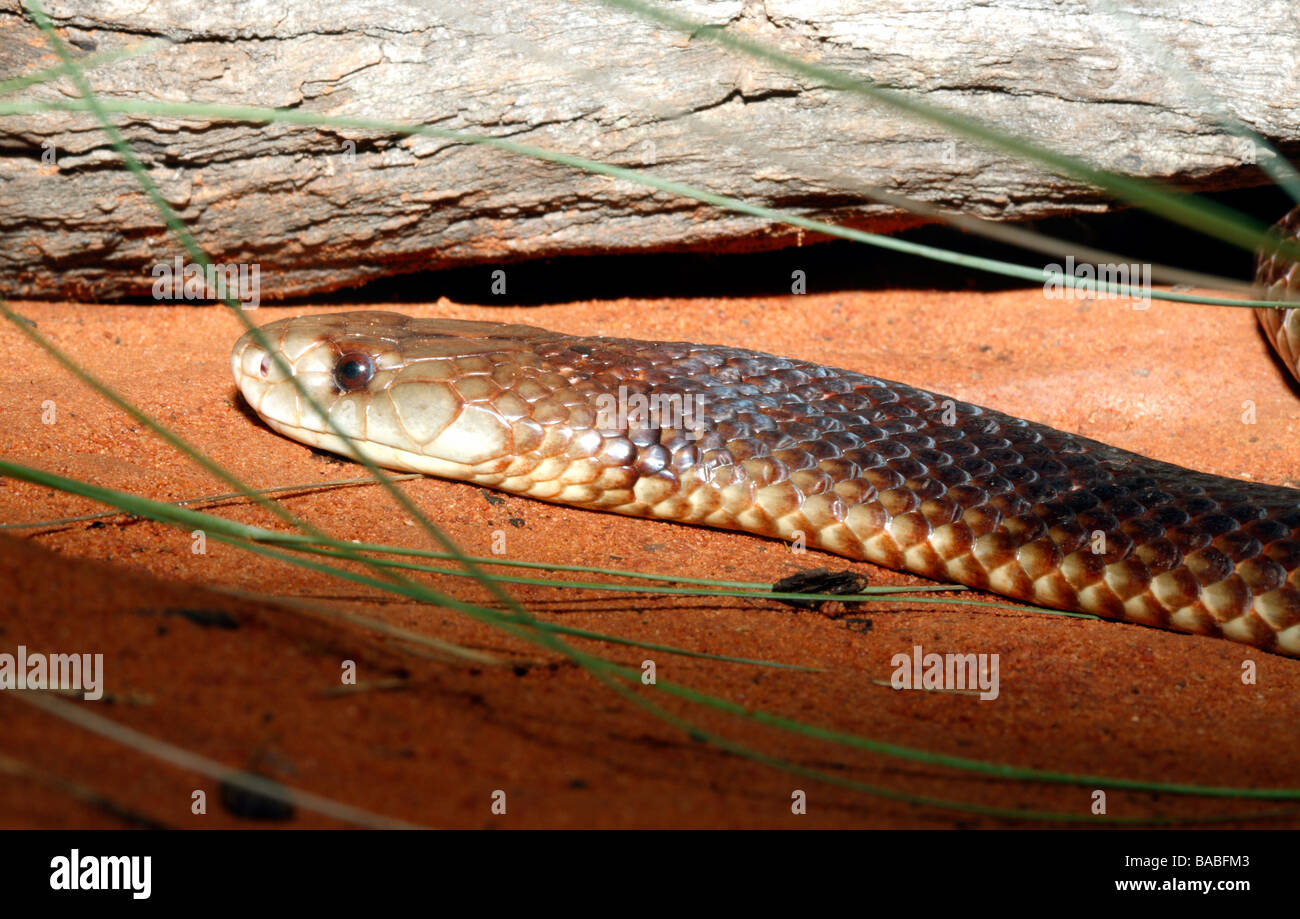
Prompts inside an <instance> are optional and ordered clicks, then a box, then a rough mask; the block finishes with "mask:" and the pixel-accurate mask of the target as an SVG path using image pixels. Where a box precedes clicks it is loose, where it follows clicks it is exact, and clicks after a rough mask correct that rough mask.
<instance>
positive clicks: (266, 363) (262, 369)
mask: <svg viewBox="0 0 1300 919" xmlns="http://www.w3.org/2000/svg"><path fill="white" fill-rule="evenodd" d="M257 372H258V373H260V374H261V375H262V376H264V377H269V376H270V375H271V355H269V354H263V355H262V363H260V364H258V365H257Z"/></svg>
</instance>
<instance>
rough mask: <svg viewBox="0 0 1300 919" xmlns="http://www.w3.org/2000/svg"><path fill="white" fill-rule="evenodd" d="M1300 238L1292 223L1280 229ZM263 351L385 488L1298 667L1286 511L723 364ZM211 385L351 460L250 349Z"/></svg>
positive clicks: (672, 346) (853, 379)
mask: <svg viewBox="0 0 1300 919" xmlns="http://www.w3.org/2000/svg"><path fill="white" fill-rule="evenodd" d="M1298 223H1300V209H1298V210H1297V211H1296V212H1293V213H1292V214H1291V215H1289V216H1288V218H1287V219H1286V220H1285V221H1284V222H1283V224H1284V226H1285V228H1286V229H1288V230H1290V231H1292V232H1293V231H1294V230H1295V229H1296V226H1297V224H1298ZM1292 274H1293V266H1291V265H1289V264H1285V263H1280V262H1279V263H1274V262H1273V261H1272V260H1269V259H1261V260H1260V263H1259V268H1258V271H1257V277H1256V280H1257V282H1259V283H1260V285H1261V286H1262V287H1263V288H1264V289H1265V291H1266V293H1268V294H1269V295H1270V296H1271V297H1272V298H1276V299H1285V298H1286V294H1287V293H1288V291H1289V289H1290V286H1291V278H1292ZM1259 313H1260V314H1261V315H1260V318H1261V321H1262V322H1263V323H1264V326H1265V328H1266V329H1267V330H1268V332H1269V337H1270V339H1272V340H1273V341H1274V343H1275V344H1277V346H1278V348H1279V351H1280V352H1281V353H1282V354H1283V355H1284V357H1288V358H1290V357H1292V356H1293V355H1294V354H1300V347H1298V346H1297V344H1296V343H1297V342H1300V334H1298V332H1300V311H1286V312H1285V313H1279V312H1277V311H1273V310H1260V311H1259ZM261 331H262V333H263V334H264V335H266V336H267V338H268V340H269V341H270V342H271V343H272V345H273V346H274V347H275V348H277V349H278V350H279V353H280V354H281V355H282V356H283V357H284V359H285V361H286V362H287V363H288V364H289V366H290V367H292V369H293V372H294V374H295V376H296V377H297V378H298V380H299V381H300V382H301V383H302V385H303V386H304V387H305V389H306V391H307V392H308V393H310V394H311V396H312V397H313V398H314V399H315V400H316V401H317V403H318V404H319V405H321V406H322V407H324V408H325V409H326V410H327V411H328V412H329V414H330V417H331V419H332V420H333V422H334V423H335V424H336V425H337V426H338V427H339V428H340V429H341V430H342V431H344V432H345V433H346V434H348V435H349V436H350V437H353V438H356V439H357V440H358V441H359V442H360V443H361V444H362V445H363V448H364V451H365V453H366V455H367V456H368V457H369V458H370V459H371V460H373V461H374V462H376V463H378V464H380V465H383V466H388V467H392V468H396V469H404V470H410V471H415V472H424V473H429V474H431V475H437V476H443V477H446V478H452V479H462V480H465V481H470V482H475V483H478V484H480V485H486V486H490V487H492V488H498V489H502V490H504V491H509V492H515V493H518V494H522V495H528V496H529V497H533V498H540V499H543V500H546V501H554V502H558V503H561V504H569V505H574V506H577V507H584V508H592V509H597V510H605V511H613V512H615V513H620V514H629V515H634V516H640V517H654V518H659V519H664V520H673V521H677V522H680V523H694V524H704V525H708V526H715V527H723V528H727V529H735V530H744V531H747V532H750V533H756V534H760V535H763V536H773V537H778V538H782V539H797V538H799V537H800V536H802V537H803V539H804V540H806V544H807V545H808V546H809V547H812V548H819V549H824V550H826V551H829V552H834V553H838V554H840V555H844V556H848V557H850V558H855V559H865V560H867V561H870V562H874V563H876V564H878V565H883V566H885V567H888V568H895V569H903V570H907V571H912V572H915V573H917V574H921V575H925V576H927V577H931V578H936V579H939V580H946V581H955V582H957V583H960V584H964V585H967V586H969V587H974V588H980V589H985V590H990V591H993V592H995V593H999V594H1003V595H1005V596H1007V597H1012V598H1015V599H1017V600H1023V601H1027V602H1030V603H1035V604H1039V605H1042V606H1048V607H1053V608H1056V609H1063V610H1074V611H1079V612H1087V613H1095V614H1097V615H1101V616H1105V617H1108V618H1114V619H1124V620H1127V621H1130V622H1136V623H1142V624H1144V625H1149V626H1156V627H1160V628H1166V629H1174V630H1177V631H1182V632H1191V633H1195V634H1199V635H1214V636H1221V637H1224V638H1229V639H1232V640H1235V641H1240V642H1245V643H1247V644H1250V645H1254V646H1255V647H1258V648H1264V649H1267V650H1270V651H1276V652H1279V653H1281V654H1287V655H1291V656H1300V491H1295V490H1292V489H1288V488H1282V487H1277V486H1271V485H1262V484H1257V483H1251V482H1242V481H1238V480H1235V479H1228V478H1223V477H1220V476H1214V475H1208V474H1205V473H1200V472H1195V471H1192V470H1189V469H1184V468H1181V467H1178V466H1174V465H1170V464H1168V463H1162V462H1159V461H1157V460H1152V459H1148V458H1146V457H1143V456H1139V455H1137V454H1135V453H1129V452H1127V451H1124V450H1120V449H1117V448H1115V447H1110V446H1107V445H1105V444H1102V443H1098V442H1097V441H1093V440H1087V439H1085V438H1082V437H1077V436H1075V435H1073V434H1067V433H1064V432H1061V431H1057V430H1054V429H1052V428H1049V427H1046V426H1044V425H1041V424H1035V423H1033V422H1030V421H1025V420H1023V419H1020V418H1015V417H1012V416H1010V415H1005V414H1002V413H1000V412H996V411H992V410H990V409H986V408H981V407H979V406H976V405H970V404H967V403H964V402H960V401H957V400H955V399H950V398H948V397H945V396H942V395H937V394H935V393H930V392H926V391H924V390H920V389H914V388H912V387H910V386H904V385H902V384H899V383H892V382H890V381H888V380H881V379H877V378H875V377H872V376H867V375H864V374H861V373H854V372H852V371H849V370H838V369H835V368H832V367H825V366H821V365H819V364H814V363H810V362H807V361H799V360H792V359H787V358H781V357H774V356H772V355H770V354H762V353H759V352H755V351H745V350H741V349H739V348H728V347H720V346H714V345H699V344H689V343H683V342H654V341H635V340H631V339H613V338H599V337H590V338H584V337H578V336H572V335H563V334H560V333H556V332H548V331H545V330H543V329H538V328H533V327H532V326H525V325H502V324H499V323H490V322H461V321H455V320H443V319H411V318H408V317H406V316H402V315H399V314H396V313H382V312H353V313H341V314H333V315H327V316H308V317H300V318H293V319H284V320H280V321H277V322H272V323H270V324H268V325H265V326H263V327H262V329H261ZM1295 363H1296V362H1295V361H1294V359H1289V360H1288V365H1289V366H1292V367H1294V366H1295ZM231 365H232V368H233V371H234V375H235V380H236V383H237V384H238V386H239V388H240V390H241V391H242V393H243V395H244V397H245V399H247V401H248V403H249V404H250V405H251V406H252V407H253V408H254V409H255V410H256V411H257V413H258V414H259V415H260V416H261V417H262V418H263V419H264V420H265V421H266V423H267V424H269V425H270V426H271V427H272V428H274V429H275V430H276V431H279V432H280V433H282V434H285V435H287V436H288V437H291V438H293V439H295V440H299V441H302V442H305V443H308V444H311V445H313V446H317V447H322V448H324V449H327V450H332V451H334V452H337V453H343V454H346V455H353V451H352V450H351V449H350V448H349V446H348V444H347V442H346V441H344V440H343V439H341V438H339V437H338V436H336V435H335V434H333V433H330V431H329V428H328V426H327V425H326V424H325V423H324V421H323V419H321V418H320V417H319V416H318V415H316V414H315V413H314V412H313V411H311V410H310V409H309V408H308V407H305V406H304V405H303V404H302V402H301V399H300V397H299V396H298V394H297V392H296V390H295V388H294V387H293V385H292V383H291V382H290V381H288V380H287V379H285V378H284V377H283V375H282V373H281V371H280V369H279V368H278V366H277V365H276V364H275V362H274V361H272V360H271V359H270V358H269V356H268V355H267V354H266V353H265V352H264V351H263V350H262V349H261V348H260V347H259V346H258V344H257V342H256V341H255V340H254V339H253V337H252V334H251V333H249V334H246V335H244V336H243V337H242V338H240V339H239V341H238V343H237V344H236V345H235V348H234V352H233V354H232V355H231ZM638 397H645V400H644V401H643V400H641V399H639V398H638ZM647 403H648V404H649V407H652V408H658V409H660V411H657V412H656V411H649V412H647V411H646V408H647Z"/></svg>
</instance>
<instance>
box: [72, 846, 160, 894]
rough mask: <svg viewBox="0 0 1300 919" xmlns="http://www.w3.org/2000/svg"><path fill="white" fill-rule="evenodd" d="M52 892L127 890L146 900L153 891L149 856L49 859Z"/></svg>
mask: <svg viewBox="0 0 1300 919" xmlns="http://www.w3.org/2000/svg"><path fill="white" fill-rule="evenodd" d="M50 867H51V868H53V869H54V870H53V871H52V872H50V889H51V890H129V891H131V896H132V897H134V898H135V899H137V900H148V899H149V894H150V892H151V891H152V888H153V856H152V855H82V854H81V850H80V849H73V850H72V852H71V854H69V855H56V856H55V857H54V858H52V859H50Z"/></svg>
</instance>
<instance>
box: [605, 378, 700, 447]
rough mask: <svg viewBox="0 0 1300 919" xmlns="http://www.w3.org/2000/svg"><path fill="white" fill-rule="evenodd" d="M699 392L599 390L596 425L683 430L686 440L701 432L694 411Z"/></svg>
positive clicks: (607, 428)
mask: <svg viewBox="0 0 1300 919" xmlns="http://www.w3.org/2000/svg"><path fill="white" fill-rule="evenodd" d="M701 401H702V399H701V397H700V396H696V395H691V394H689V393H687V394H682V393H639V392H628V389H627V387H626V386H620V387H619V388H618V395H617V396H614V395H613V394H611V393H601V394H600V395H599V396H597V397H596V427H598V428H600V429H601V430H603V431H625V430H627V429H628V426H629V425H636V426H637V427H647V428H650V429H651V430H657V431H658V430H674V431H682V432H683V433H684V434H685V435H686V437H687V439H688V440H699V439H700V438H701V437H702V436H704V432H703V430H702V428H701V425H700V422H699V419H698V418H697V417H696V413H697V412H698V411H700V410H701V409H702V408H703V406H702V405H701V404H699V403H701Z"/></svg>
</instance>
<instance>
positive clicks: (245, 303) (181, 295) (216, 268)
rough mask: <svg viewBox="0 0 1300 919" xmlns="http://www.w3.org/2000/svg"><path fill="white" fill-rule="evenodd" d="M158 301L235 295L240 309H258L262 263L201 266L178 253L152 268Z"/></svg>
mask: <svg viewBox="0 0 1300 919" xmlns="http://www.w3.org/2000/svg"><path fill="white" fill-rule="evenodd" d="M152 274H153V277H154V279H155V280H154V282H153V296H154V299H155V300H225V299H227V298H234V299H235V300H238V301H239V305H240V308H241V309H246V310H251V309H256V308H257V306H258V305H259V304H260V303H261V302H262V266H261V265H260V264H258V263H256V262H254V263H253V264H251V265H249V264H247V263H246V262H241V263H239V264H234V263H231V264H228V265H213V264H208V265H200V264H199V263H198V262H189V263H186V261H185V260H184V259H183V258H181V257H180V256H179V255H178V256H176V258H174V259H172V261H171V262H159V263H158V264H156V265H154V266H153V271H152Z"/></svg>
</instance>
